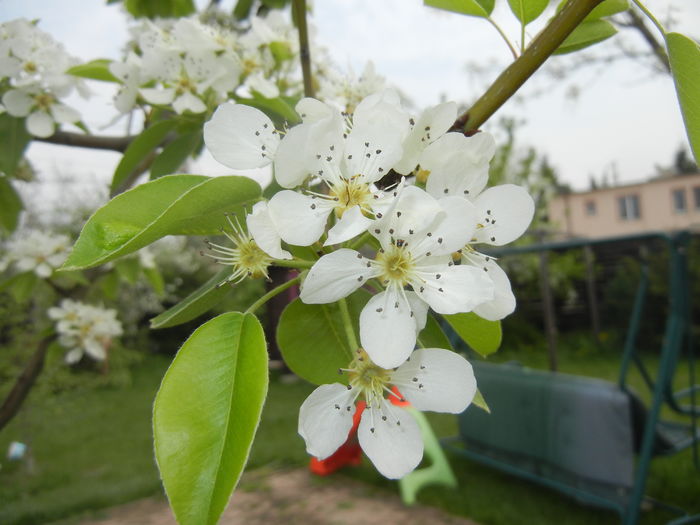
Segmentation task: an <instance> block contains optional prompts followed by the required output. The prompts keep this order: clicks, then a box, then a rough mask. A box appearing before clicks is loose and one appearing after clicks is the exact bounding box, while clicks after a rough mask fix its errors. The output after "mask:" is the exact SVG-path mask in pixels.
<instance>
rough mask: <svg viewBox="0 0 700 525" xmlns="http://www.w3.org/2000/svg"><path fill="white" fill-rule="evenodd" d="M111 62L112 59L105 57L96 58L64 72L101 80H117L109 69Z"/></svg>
mask: <svg viewBox="0 0 700 525" xmlns="http://www.w3.org/2000/svg"><path fill="white" fill-rule="evenodd" d="M111 63H112V61H111V60H108V59H106V58H98V59H97V60H91V61H90V62H86V63H85V64H80V65H78V66H73V67H72V68H70V69H69V70H68V71H66V73H68V74H69V75H73V76H75V77H82V78H90V79H92V80H102V81H103V82H119V79H118V78H117V77H115V76H114V75H113V74H112V73H111V72H110V71H109V65H110V64H111Z"/></svg>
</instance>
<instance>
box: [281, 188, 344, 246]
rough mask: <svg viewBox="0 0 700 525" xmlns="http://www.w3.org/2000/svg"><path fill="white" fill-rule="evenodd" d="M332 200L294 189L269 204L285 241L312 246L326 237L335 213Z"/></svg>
mask: <svg viewBox="0 0 700 525" xmlns="http://www.w3.org/2000/svg"><path fill="white" fill-rule="evenodd" d="M327 202H328V201H325V200H324V199H318V198H314V197H310V196H307V195H302V194H301V193H297V192H295V191H291V190H283V191H280V192H278V193H276V194H275V195H274V196H273V197H272V199H270V202H269V203H268V210H269V213H270V218H271V219H272V222H273V224H274V225H275V229H276V230H277V232H278V233H279V235H280V237H281V238H282V240H283V241H284V242H287V243H289V244H293V245H295V246H309V245H311V244H313V243H315V242H316V241H317V240H318V239H319V238H320V237H321V235H322V234H323V231H324V230H325V228H326V222H327V221H328V215H330V213H331V211H332V210H333V208H332V206H330V205H328V204H327Z"/></svg>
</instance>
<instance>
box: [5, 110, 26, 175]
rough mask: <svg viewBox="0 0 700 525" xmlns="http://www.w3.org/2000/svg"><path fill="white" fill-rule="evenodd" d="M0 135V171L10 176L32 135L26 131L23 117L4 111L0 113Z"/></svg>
mask: <svg viewBox="0 0 700 525" xmlns="http://www.w3.org/2000/svg"><path fill="white" fill-rule="evenodd" d="M0 137H2V140H0V171H1V172H3V173H5V174H6V175H10V176H12V175H14V174H15V172H16V171H17V166H18V165H19V161H20V160H22V156H23V155H24V150H25V149H26V147H27V144H29V142H30V141H31V140H32V136H31V135H30V134H29V132H28V131H27V128H26V127H25V125H24V119H23V118H15V117H11V116H10V115H8V114H7V113H4V114H2V115H0Z"/></svg>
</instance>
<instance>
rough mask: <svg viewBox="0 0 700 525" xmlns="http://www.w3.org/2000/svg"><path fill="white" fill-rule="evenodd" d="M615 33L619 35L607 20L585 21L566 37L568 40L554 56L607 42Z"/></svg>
mask: <svg viewBox="0 0 700 525" xmlns="http://www.w3.org/2000/svg"><path fill="white" fill-rule="evenodd" d="M615 33H617V29H615V26H614V25H612V24H611V23H610V22H608V21H607V20H591V21H587V22H586V21H584V22H582V23H581V24H580V25H579V26H578V27H577V28H576V29H574V30H573V31H572V32H571V34H570V35H569V36H568V37H566V40H564V41H563V42H562V43H561V45H560V46H559V47H558V48H557V50H556V51H555V52H554V54H555V55H564V54H566V53H573V52H574V51H579V50H581V49H584V48H586V47H588V46H592V45H593V44H597V43H598V42H602V41H603V40H607V39H608V38H610V37H611V36H613V35H614V34H615Z"/></svg>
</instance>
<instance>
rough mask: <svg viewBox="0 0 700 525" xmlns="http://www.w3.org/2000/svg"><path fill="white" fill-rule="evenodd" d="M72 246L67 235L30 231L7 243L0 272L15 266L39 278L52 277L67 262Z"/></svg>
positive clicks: (18, 269)
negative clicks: (31, 272)
mask: <svg viewBox="0 0 700 525" xmlns="http://www.w3.org/2000/svg"><path fill="white" fill-rule="evenodd" d="M71 244H72V243H71V240H70V238H69V237H68V236H67V235H62V234H55V233H44V232H42V231H39V230H30V231H29V232H28V233H27V234H26V235H23V236H20V237H17V238H16V239H13V240H11V241H9V242H8V243H7V245H6V250H7V253H6V254H5V255H4V257H3V258H2V259H0V270H4V269H5V268H7V267H8V266H10V265H14V268H15V270H17V271H19V272H28V271H33V272H34V273H35V274H36V275H37V276H39V277H42V278H46V277H50V276H51V274H52V273H53V271H54V270H55V269H56V268H58V267H59V266H61V265H62V264H63V261H65V260H66V257H67V256H68V252H69V251H70V247H71Z"/></svg>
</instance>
